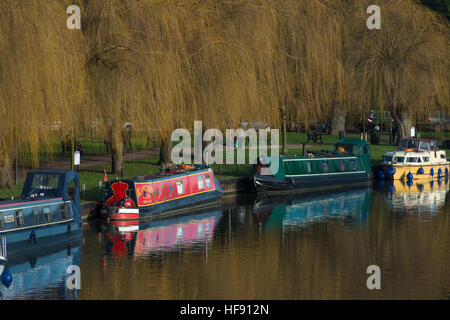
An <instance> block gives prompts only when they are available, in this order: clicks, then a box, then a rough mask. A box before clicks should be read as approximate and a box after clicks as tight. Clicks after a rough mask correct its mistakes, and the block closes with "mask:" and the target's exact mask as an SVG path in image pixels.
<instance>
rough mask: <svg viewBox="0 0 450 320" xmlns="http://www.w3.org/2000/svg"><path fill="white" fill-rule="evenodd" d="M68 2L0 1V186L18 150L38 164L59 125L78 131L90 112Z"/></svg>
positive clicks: (7, 181)
mask: <svg viewBox="0 0 450 320" xmlns="http://www.w3.org/2000/svg"><path fill="white" fill-rule="evenodd" d="M68 5H69V4H68V1H54V2H51V3H47V2H46V3H45V4H44V3H43V2H41V1H37V0H36V1H35V0H32V1H27V2H26V3H24V2H22V1H19V0H8V1H2V2H1V3H0V118H1V119H2V121H1V122H0V145H1V152H0V186H9V185H10V184H11V182H12V179H13V177H12V171H13V170H12V164H13V161H14V158H15V157H17V156H18V155H19V152H26V153H27V154H29V155H30V156H31V159H32V162H33V164H34V165H37V164H38V161H39V153H40V152H41V153H42V151H45V150H48V149H49V147H50V145H51V143H52V142H53V141H54V139H55V137H56V136H58V135H59V134H60V130H61V129H62V130H64V132H74V131H76V130H78V127H79V126H81V124H82V123H83V119H85V116H86V117H87V115H88V113H89V111H83V109H84V107H83V106H84V104H83V103H82V102H83V101H84V99H85V93H86V87H85V81H84V80H85V78H84V76H85V72H84V65H85V63H84V52H83V47H82V45H81V44H80V43H81V42H82V41H81V39H80V35H79V34H76V33H73V32H70V30H68V29H67V28H66V16H65V14H64V13H65V11H66V8H67V6H68ZM52 129H53V130H52ZM24 150H25V151H24Z"/></svg>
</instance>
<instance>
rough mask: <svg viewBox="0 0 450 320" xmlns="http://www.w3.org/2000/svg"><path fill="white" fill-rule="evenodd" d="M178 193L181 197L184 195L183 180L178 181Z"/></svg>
mask: <svg viewBox="0 0 450 320" xmlns="http://www.w3.org/2000/svg"><path fill="white" fill-rule="evenodd" d="M177 192H178V194H179V195H181V194H183V193H184V188H183V181H182V180H178V181H177Z"/></svg>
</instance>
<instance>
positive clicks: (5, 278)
mask: <svg viewBox="0 0 450 320" xmlns="http://www.w3.org/2000/svg"><path fill="white" fill-rule="evenodd" d="M1 280H2V283H3V285H4V286H5V287H7V288H9V286H10V285H11V283H12V280H13V277H12V274H11V271H9V269H8V268H5V269H3V272H2V275H1Z"/></svg>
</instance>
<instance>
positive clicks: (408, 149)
mask: <svg viewBox="0 0 450 320" xmlns="http://www.w3.org/2000/svg"><path fill="white" fill-rule="evenodd" d="M403 151H414V149H413V148H405V149H403Z"/></svg>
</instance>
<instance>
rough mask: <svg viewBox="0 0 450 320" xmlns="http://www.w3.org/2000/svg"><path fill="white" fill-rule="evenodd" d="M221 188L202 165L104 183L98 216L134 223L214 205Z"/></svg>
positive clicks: (218, 198) (212, 173)
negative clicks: (102, 200)
mask: <svg viewBox="0 0 450 320" xmlns="http://www.w3.org/2000/svg"><path fill="white" fill-rule="evenodd" d="M221 196H222V188H221V186H220V183H219V181H218V180H217V179H216V177H215V176H214V172H213V171H212V169H211V168H209V167H207V166H205V165H194V166H187V165H182V166H176V167H174V168H172V169H170V170H169V171H166V172H162V173H160V174H155V175H149V176H143V177H140V178H136V179H115V180H112V181H108V183H107V185H106V188H105V195H104V207H103V208H102V210H101V215H102V217H103V218H105V219H107V220H108V221H117V220H136V219H141V218H151V217H155V216H158V217H159V216H163V215H168V214H173V213H182V212H185V211H191V210H194V209H199V208H205V207H209V206H211V205H217V204H218V203H219V201H220V198H221Z"/></svg>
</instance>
